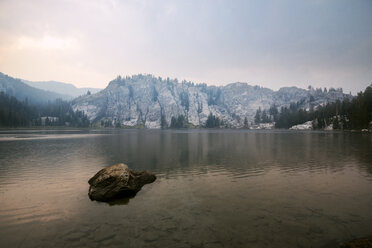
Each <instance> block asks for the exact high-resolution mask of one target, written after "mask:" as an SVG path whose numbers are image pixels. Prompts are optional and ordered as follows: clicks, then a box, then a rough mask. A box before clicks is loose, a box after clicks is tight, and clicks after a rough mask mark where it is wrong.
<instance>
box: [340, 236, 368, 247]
mask: <svg viewBox="0 0 372 248" xmlns="http://www.w3.org/2000/svg"><path fill="white" fill-rule="evenodd" d="M340 247H341V248H372V236H370V237H366V238H360V239H354V240H351V241H348V242H344V243H341V244H340Z"/></svg>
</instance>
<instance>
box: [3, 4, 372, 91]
mask: <svg viewBox="0 0 372 248" xmlns="http://www.w3.org/2000/svg"><path fill="white" fill-rule="evenodd" d="M0 71H1V72H3V73H5V74H8V75H10V76H14V77H18V78H23V79H27V80H33V81H45V80H56V81H62V82H69V83H73V84H75V85H76V86H78V87H83V86H84V87H86V86H90V87H99V88H104V87H105V86H106V85H107V83H108V82H109V81H110V80H112V79H113V78H115V77H116V76H117V75H122V76H126V75H132V74H137V73H151V74H153V75H155V76H161V77H171V78H175V77H177V78H178V79H180V80H183V79H186V80H190V81H193V82H196V83H200V82H205V83H207V84H214V85H226V84H228V83H232V82H237V81H239V82H248V83H250V84H254V85H261V86H264V87H269V88H272V89H278V88H280V87H283V86H292V85H294V86H298V87H303V88H306V87H307V86H308V85H312V86H314V87H331V86H333V87H342V88H344V91H345V92H349V91H352V92H353V93H356V92H357V91H360V90H364V89H365V88H366V87H367V86H368V85H370V84H371V82H372V1H370V0H365V1H358V0H353V1H350V0H345V1H343V0H334V1H321V0H308V1H306V0H304V1H298V0H294V1H263V0H257V1H248V0H242V1H232V0H226V1H218V0H213V1H212V0H211V1H203V0H198V1H190V0H184V1H168V0H159V1H157V0H149V1H145V0H143V1H141V0H136V1H135V0H133V1H119V0H111V1H103V0H102V1H99V0H97V1H95V0H86V1H83V0H65V1H49V0H45V1H42V0H33V1H29V0H25V1H17V0H9V1H8V0H0Z"/></svg>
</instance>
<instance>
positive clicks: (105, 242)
mask: <svg viewBox="0 0 372 248" xmlns="http://www.w3.org/2000/svg"><path fill="white" fill-rule="evenodd" d="M118 162H124V163H126V164H128V165H129V166H130V168H131V169H135V170H136V169H138V170H142V169H148V170H151V171H153V172H155V173H156V175H157V180H156V181H155V182H154V183H152V184H148V185H145V186H144V187H143V188H142V190H141V191H140V192H139V193H138V194H137V196H136V197H134V198H131V199H127V200H123V201H121V202H118V203H117V204H114V205H109V204H107V203H99V202H94V201H90V200H89V198H88V188H89V185H88V183H87V181H88V179H89V178H90V177H92V176H93V175H94V174H95V173H96V172H97V171H98V170H100V169H102V168H103V167H106V166H109V165H112V164H114V163H118ZM0 202H1V203H0V247H162V248H163V247H287V248H288V247H338V243H339V242H341V241H344V240H349V239H353V238H356V237H363V236H368V235H371V234H372V135H371V134H363V133H350V132H347V133H342V132H289V131H249V130H247V131H240V130H211V131H208V130H202V131H199V130H192V131H188V130H179V131H161V130H112V131H73V130H71V131H68V130H67V131H0Z"/></svg>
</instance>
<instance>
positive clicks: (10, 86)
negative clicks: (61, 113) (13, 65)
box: [0, 72, 71, 104]
mask: <svg viewBox="0 0 372 248" xmlns="http://www.w3.org/2000/svg"><path fill="white" fill-rule="evenodd" d="M0 92H4V93H5V94H7V95H9V96H14V97H15V98H17V99H18V100H19V101H24V100H26V99H27V101H28V103H31V104H39V103H47V102H48V101H54V100H56V99H58V98H60V99H71V97H70V96H69V95H63V94H59V93H55V92H51V91H46V90H41V89H37V88H34V87H31V86H29V85H27V84H25V83H23V82H22V80H21V79H16V78H13V77H10V76H8V75H6V74H4V73H1V72H0Z"/></svg>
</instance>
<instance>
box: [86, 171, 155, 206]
mask: <svg viewBox="0 0 372 248" xmlns="http://www.w3.org/2000/svg"><path fill="white" fill-rule="evenodd" d="M155 180H156V177H155V175H154V174H152V173H151V172H149V171H131V170H130V169H129V168H128V166H127V165H126V164H115V165H111V166H109V167H106V168H104V169H102V170H100V171H99V172H97V174H95V175H94V176H93V177H92V178H91V179H89V181H88V183H89V184H90V187H89V193H88V195H89V198H90V199H91V200H96V201H104V202H107V201H111V200H115V199H118V198H122V197H128V196H134V195H135V194H136V193H137V192H138V191H140V190H141V188H142V186H143V185H145V184H148V183H152V182H154V181H155Z"/></svg>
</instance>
